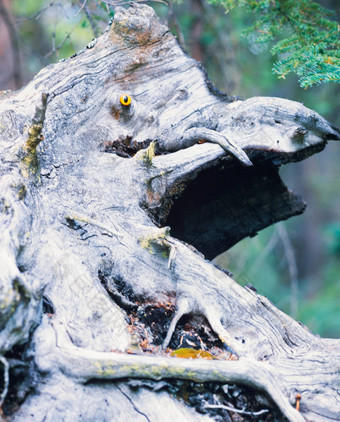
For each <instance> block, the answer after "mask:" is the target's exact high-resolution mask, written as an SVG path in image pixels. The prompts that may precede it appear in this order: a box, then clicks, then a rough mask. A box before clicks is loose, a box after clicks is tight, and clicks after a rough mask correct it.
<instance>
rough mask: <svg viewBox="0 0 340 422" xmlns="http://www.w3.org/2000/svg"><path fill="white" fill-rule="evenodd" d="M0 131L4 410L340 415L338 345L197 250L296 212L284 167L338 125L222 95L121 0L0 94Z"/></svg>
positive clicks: (64, 414) (29, 416) (89, 416)
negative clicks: (65, 51)
mask: <svg viewBox="0 0 340 422" xmlns="http://www.w3.org/2000/svg"><path fill="white" fill-rule="evenodd" d="M0 136H1V138H0V139H1V143H0V151H1V155H0V159H1V167H0V169H1V173H0V227H1V238H0V265H1V270H0V277H1V291H0V303H1V318H0V324H1V332H0V350H1V356H2V357H1V364H2V366H1V369H2V371H1V372H2V374H3V375H2V384H1V385H2V395H1V400H2V402H3V405H2V409H3V412H4V417H7V418H8V419H10V420H13V421H25V422H27V421H38V420H45V421H59V420H63V421H93V420H96V421H115V420H117V421H130V420H136V421H139V420H141V421H145V420H147V421H156V420H157V421H170V420H174V419H176V418H177V419H178V420H186V421H195V422H196V421H209V420H210V421H211V420H231V419H230V417H229V413H228V412H229V411H230V408H231V407H230V403H233V406H234V407H235V406H236V405H238V406H241V407H243V409H240V410H239V411H240V413H241V415H242V414H243V417H244V419H242V420H252V419H251V418H255V417H257V415H262V416H261V417H262V419H263V420H266V419H265V418H266V415H267V416H268V414H269V413H271V415H272V419H271V420H273V418H274V419H275V418H276V419H277V420H283V419H284V418H287V419H288V420H289V421H304V420H306V421H334V420H340V400H339V391H340V342H339V341H338V340H331V339H322V338H319V337H317V336H315V335H313V334H312V333H310V332H309V331H308V330H307V329H306V328H305V327H303V326H302V325H301V324H299V323H298V322H296V321H294V320H293V319H291V318H290V317H289V316H287V315H285V314H284V313H282V312H281V311H279V310H278V309H276V308H275V307H274V306H273V305H272V304H271V303H270V302H269V301H268V300H267V299H266V298H264V297H262V296H260V295H258V294H257V293H256V292H255V291H254V290H252V289H251V288H243V287H241V286H239V285H238V284H237V282H236V281H234V280H233V279H232V277H231V276H230V274H228V273H227V272H226V271H223V270H221V269H219V268H217V267H215V266H214V265H213V264H212V263H211V262H210V261H209V260H208V259H211V258H213V257H214V256H216V255H217V254H219V253H220V252H222V251H224V250H226V249H228V248H230V247H231V246H232V245H234V244H235V243H236V242H238V241H239V240H240V239H242V238H244V237H246V236H253V235H255V234H256V232H257V231H258V230H261V229H262V228H264V227H267V226H268V225H270V224H272V223H274V222H277V221H280V220H283V219H287V218H289V217H291V216H293V215H296V214H299V213H301V212H303V210H304V208H305V204H304V202H303V200H302V199H301V198H300V196H298V195H297V194H295V193H293V192H291V191H289V190H288V189H287V187H286V186H285V185H284V184H283V182H282V181H281V179H280V176H279V173H278V167H279V166H280V165H282V164H285V163H287V162H292V161H297V160H302V159H305V158H307V157H308V156H310V155H311V154H313V153H315V152H318V151H321V150H322V149H323V148H324V147H325V145H326V143H327V141H328V140H338V139H340V135H339V132H338V131H337V129H336V128H334V127H332V125H331V124H329V123H328V122H327V121H325V119H323V118H322V117H321V116H319V115H318V114H317V113H315V112H313V111H311V110H309V109H307V108H306V107H304V106H303V105H302V104H299V103H296V102H293V101H288V100H284V99H280V98H263V97H256V98H251V99H248V100H241V99H238V98H235V97H228V96H227V95H224V94H222V93H220V92H218V91H217V90H216V89H215V88H214V87H213V85H212V84H211V82H209V81H208V79H207V77H206V75H205V73H204V70H203V69H202V68H201V66H200V65H199V64H198V63H197V62H195V61H194V60H192V59H191V58H189V57H188V56H186V55H185V54H184V53H183V51H182V50H181V49H180V47H179V46H178V44H177V42H176V40H175V38H174V37H173V35H171V33H170V32H169V30H168V28H167V27H165V26H164V25H163V24H161V23H160V21H159V20H158V19H157V17H156V16H155V13H154V11H153V10H152V9H151V8H150V7H148V6H145V5H133V6H131V7H130V8H128V9H124V8H117V10H116V13H115V19H114V21H113V23H112V25H111V26H110V28H108V30H107V31H106V32H105V33H104V34H103V35H102V36H101V37H100V38H98V39H97V40H94V41H93V42H92V43H90V44H89V45H88V46H87V47H86V48H85V49H84V50H83V51H81V52H79V53H78V54H77V55H76V56H74V57H71V58H69V59H67V60H65V61H62V62H60V63H58V64H55V65H50V66H48V67H46V68H45V69H43V70H42V71H41V72H40V73H39V74H38V75H37V76H36V77H35V78H34V80H33V81H32V82H30V83H29V84H28V85H27V86H26V87H25V88H23V89H22V90H20V91H18V92H3V93H1V101H0ZM259 276H260V274H259ZM235 391H236V392H237V394H234V393H235ZM240 392H241V393H240ZM237 396H239V397H241V396H242V397H243V399H242V400H243V402H242V400H241V401H240V400H239V401H238V402H237V400H236V399H235V397H237ZM245 397H246V398H245ZM247 397H248V398H247ZM249 397H252V399H250V398H249ZM233 400H234V401H233ZM235 400H236V401H235ZM251 400H253V402H254V401H255V405H254V403H252V402H251ZM228 403H229V404H228ZM254 409H255V410H254ZM256 409H257V410H256ZM259 409H260V410H259ZM261 409H262V410H261ZM236 410H237V409H236ZM236 410H235V408H234V412H235V411H236ZM267 410H270V412H267ZM165 411H166V413H165ZM275 415H276V416H275ZM228 418H229V419H228ZM247 418H248V419H247ZM253 420H254V419H253ZM267 420H269V419H267Z"/></svg>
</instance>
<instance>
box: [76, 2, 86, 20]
mask: <svg viewBox="0 0 340 422" xmlns="http://www.w3.org/2000/svg"><path fill="white" fill-rule="evenodd" d="M86 3H87V0H84V2H83V4H82V6H81V7H80V9H79V10H78V12H77V13H76V15H75V17H76V18H77V17H78V16H79V15H80V13H81V11H82V10H83V9H84V7H85V6H86Z"/></svg>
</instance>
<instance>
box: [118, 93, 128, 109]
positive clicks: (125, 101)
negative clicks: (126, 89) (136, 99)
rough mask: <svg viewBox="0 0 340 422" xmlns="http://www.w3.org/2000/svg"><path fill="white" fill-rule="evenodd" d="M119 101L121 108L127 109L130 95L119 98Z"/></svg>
mask: <svg viewBox="0 0 340 422" xmlns="http://www.w3.org/2000/svg"><path fill="white" fill-rule="evenodd" d="M119 101H120V103H121V104H122V105H123V106H125V107H128V106H129V105H130V104H131V97H130V95H126V94H124V95H122V96H121V97H120V99H119Z"/></svg>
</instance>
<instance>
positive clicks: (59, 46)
mask: <svg viewBox="0 0 340 422" xmlns="http://www.w3.org/2000/svg"><path fill="white" fill-rule="evenodd" d="M0 1H1V0H0ZM77 26H78V23H76V24H75V25H74V27H73V28H72V29H71V31H70V32H69V33H68V34H66V36H65V38H64V39H63V40H62V41H61V42H60V43H59V44H58V45H57V46H56V45H55V41H54V39H55V34H53V36H54V37H53V47H52V50H51V51H50V52H49V53H47V54H45V56H44V58H45V59H47V58H48V57H50V56H51V55H52V54H53V53H56V52H59V50H60V49H61V47H62V46H63V45H64V44H65V43H66V41H67V40H69V39H70V37H71V34H72V32H73V31H74V30H75V29H76V28H77Z"/></svg>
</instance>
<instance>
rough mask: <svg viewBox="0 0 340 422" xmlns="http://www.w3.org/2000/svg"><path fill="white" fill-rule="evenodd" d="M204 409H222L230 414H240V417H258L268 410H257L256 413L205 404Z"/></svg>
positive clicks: (221, 405) (220, 405)
mask: <svg viewBox="0 0 340 422" xmlns="http://www.w3.org/2000/svg"><path fill="white" fill-rule="evenodd" d="M204 408H205V409H223V410H229V411H230V412H234V413H241V414H242V415H252V416H258V415H262V414H263V413H267V412H269V410H268V409H263V410H258V411H257V412H250V411H247V410H244V409H236V408H235V407H231V406H225V405H223V404H206V405H205V406H204Z"/></svg>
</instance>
